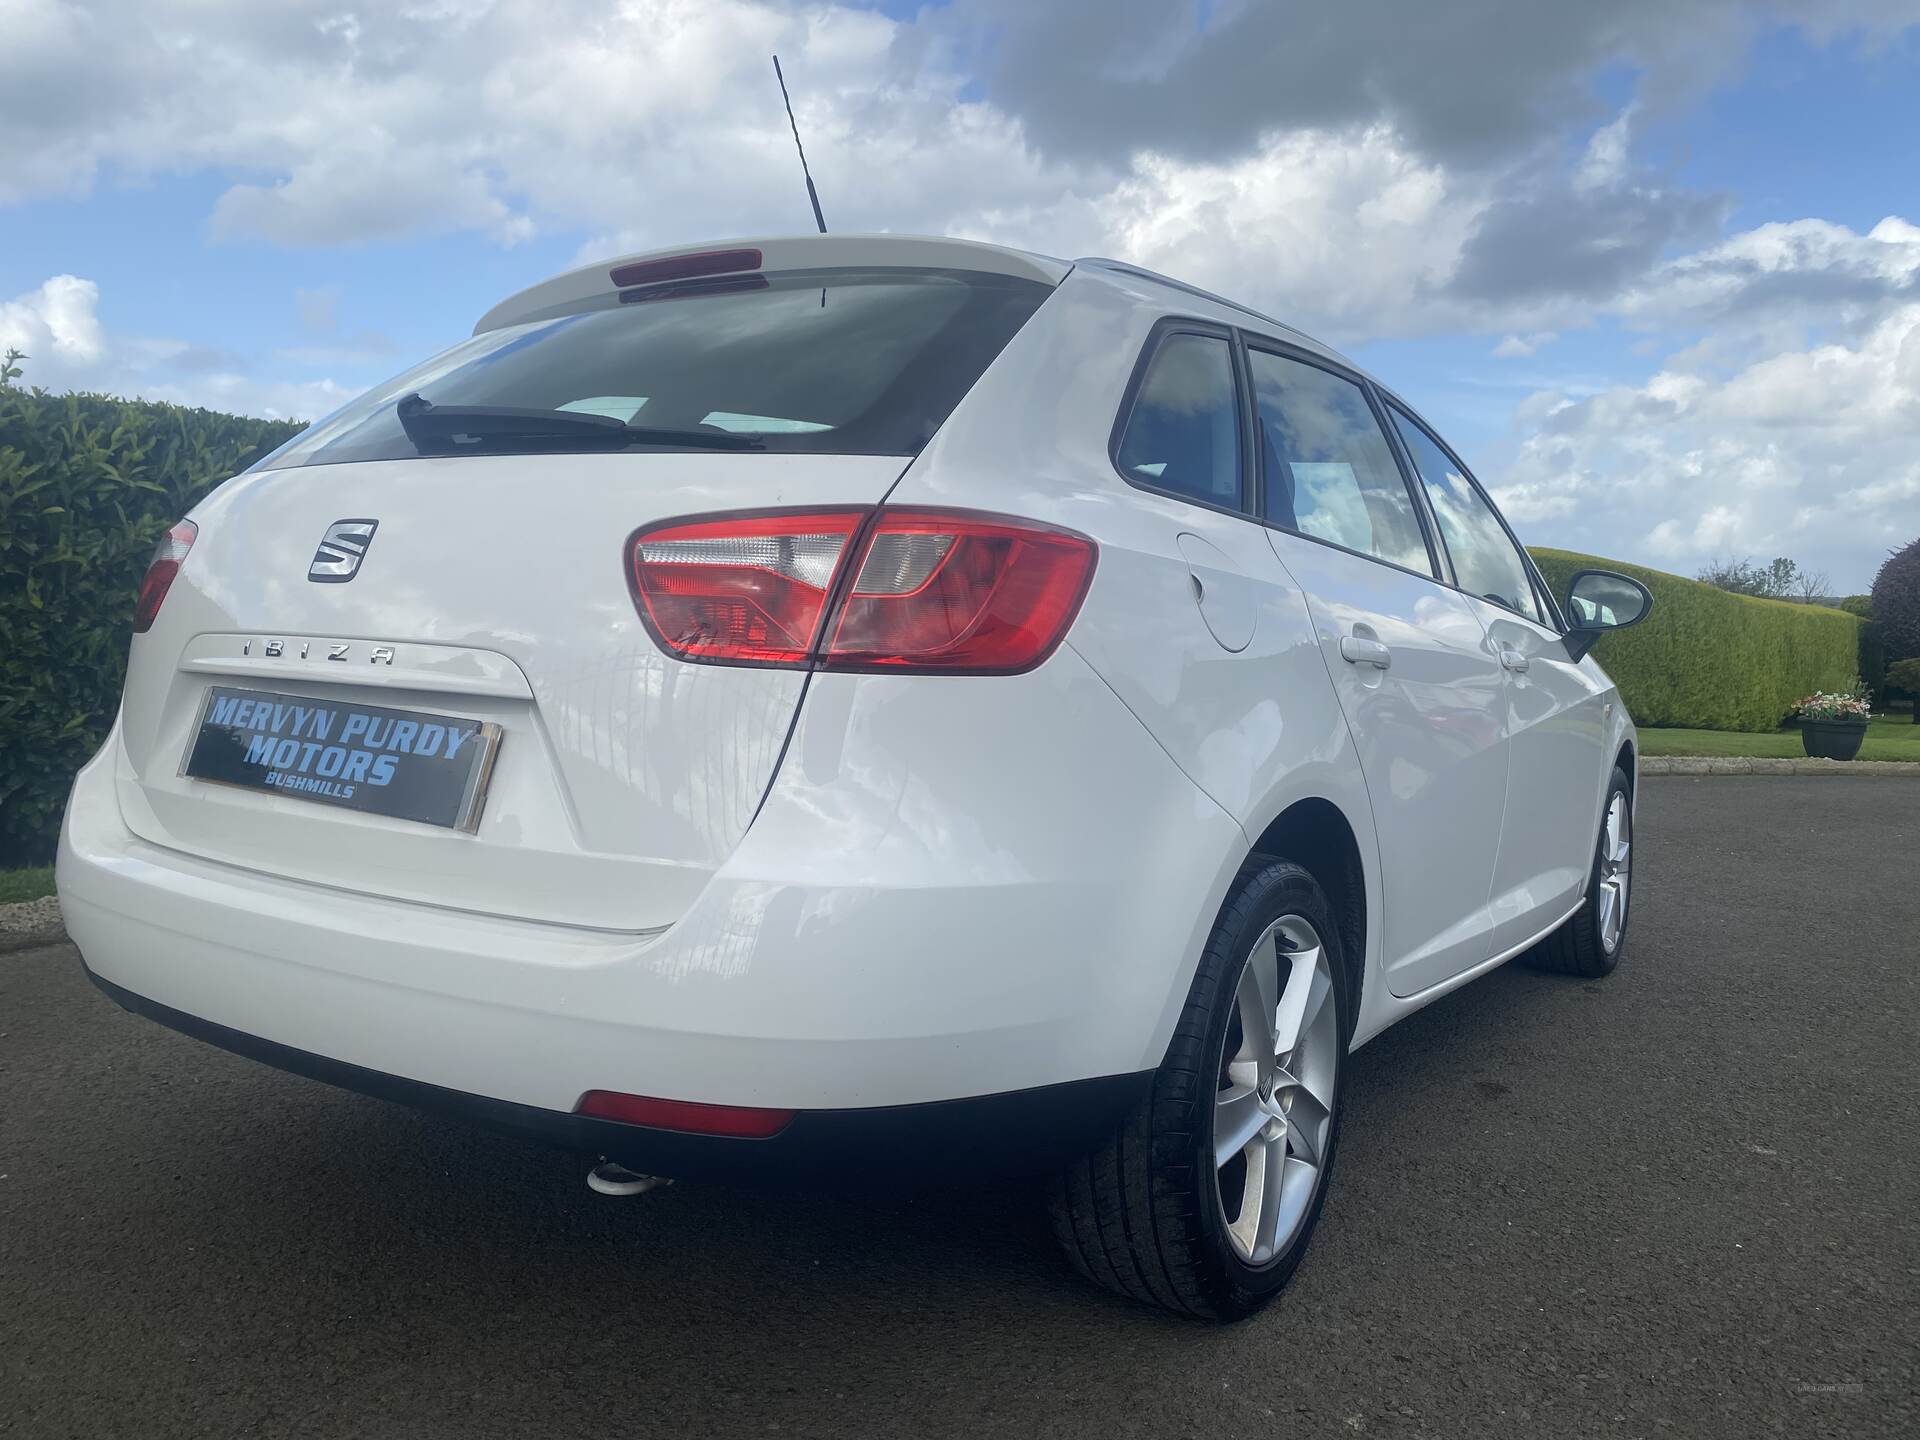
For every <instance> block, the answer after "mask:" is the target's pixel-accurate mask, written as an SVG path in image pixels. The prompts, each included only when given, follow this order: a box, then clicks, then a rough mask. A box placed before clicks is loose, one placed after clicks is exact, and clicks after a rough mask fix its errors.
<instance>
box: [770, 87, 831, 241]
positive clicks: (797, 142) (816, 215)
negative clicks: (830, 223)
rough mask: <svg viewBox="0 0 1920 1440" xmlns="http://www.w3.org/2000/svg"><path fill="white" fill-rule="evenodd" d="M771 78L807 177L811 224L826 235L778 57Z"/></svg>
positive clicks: (791, 101)
mask: <svg viewBox="0 0 1920 1440" xmlns="http://www.w3.org/2000/svg"><path fill="white" fill-rule="evenodd" d="M773 78H774V79H776V80H778V81H779V82H780V99H781V101H782V102H783V103H784V104H785V105H786V107H787V124H788V126H789V127H790V128H791V129H792V130H793V148H794V149H796V150H798V151H799V152H800V173H801V174H802V175H804V176H806V177H807V199H809V200H811V201H812V202H813V223H814V224H816V225H818V226H819V227H820V233H821V234H822V235H824V234H826V233H827V220H826V217H825V216H824V215H822V214H821V213H820V192H819V191H817V190H815V189H814V188H813V172H812V171H811V170H809V169H808V168H807V147H806V146H804V145H802V144H801V143H800V125H799V122H798V121H796V120H795V119H794V118H793V100H792V98H791V97H790V96H789V95H788V94H787V77H786V76H785V75H783V74H782V73H781V71H780V57H779V56H778V55H776V56H774V57H773Z"/></svg>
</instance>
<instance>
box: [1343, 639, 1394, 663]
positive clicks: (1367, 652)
mask: <svg viewBox="0 0 1920 1440" xmlns="http://www.w3.org/2000/svg"><path fill="white" fill-rule="evenodd" d="M1340 658H1341V659H1342V660H1344V661H1346V662H1347V663H1348V664H1349V665H1373V666H1376V667H1378V668H1379V669H1381V670H1385V669H1387V668H1388V667H1389V666H1391V665H1392V664H1393V652H1392V651H1391V650H1389V649H1388V648H1387V647H1386V646H1385V645H1382V644H1381V643H1380V642H1379V641H1378V640H1365V639H1362V638H1361V637H1360V636H1358V635H1342V636H1341V637H1340Z"/></svg>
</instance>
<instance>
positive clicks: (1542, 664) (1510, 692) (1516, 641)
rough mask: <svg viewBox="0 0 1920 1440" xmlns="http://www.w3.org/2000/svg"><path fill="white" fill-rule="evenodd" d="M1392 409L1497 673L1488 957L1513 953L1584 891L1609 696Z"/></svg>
mask: <svg viewBox="0 0 1920 1440" xmlns="http://www.w3.org/2000/svg"><path fill="white" fill-rule="evenodd" d="M1388 409H1389V411H1390V413H1391V415H1392V419H1393V422H1394V425H1395V426H1396V428H1397V429H1398V432H1399V435H1400V438H1401V439H1402V441H1403V442H1404V443H1405V446H1406V450H1407V454H1408V456H1409V458H1410V459H1411V460H1412V462H1413V467H1414V470H1415V472H1416V473H1417V474H1418V475H1419V477H1420V481H1421V484H1422V486H1423V488H1424V490H1425V494H1426V498H1427V501H1428V504H1429V507H1430V510H1431V513H1432V515H1433V517H1434V521H1435V525H1436V528H1437V529H1438V531H1439V534H1440V540H1441V544H1442V545H1443V546H1444V547H1445V550H1446V555H1447V559H1448V561H1449V562H1450V564H1451V567H1452V569H1453V572H1454V577H1455V580H1456V582H1457V583H1458V584H1459V586H1460V589H1461V591H1462V593H1463V594H1464V596H1465V598H1466V602H1467V603H1468V604H1469V605H1470V606H1472V607H1473V610H1474V612H1475V614H1476V615H1477V616H1478V618H1479V620H1480V623H1481V624H1482V625H1483V626H1484V627H1485V628H1486V631H1487V638H1488V640H1489V642H1490V644H1491V645H1492V648H1493V651H1494V653H1495V654H1496V655H1497V656H1498V657H1499V660H1500V664H1501V669H1502V671H1503V674H1504V677H1505V680H1504V691H1505V694H1504V700H1503V705H1502V721H1501V723H1502V728H1503V730H1504V732H1505V734H1506V737H1507V743H1508V755H1507V766H1508V768H1507V802H1506V816H1505V819H1504V821H1503V823H1502V826H1501V837H1500V850H1499V858H1498V860H1497V861H1496V862H1495V865H1494V874H1493V886H1492V891H1491V896H1490V900H1489V904H1490V907H1491V912H1492V918H1493V945H1494V950H1495V952H1496V953H1498V952H1501V951H1507V950H1512V949H1514V948H1516V947H1518V946H1520V945H1523V944H1525V943H1526V942H1528V941H1529V940H1532V939H1534V938H1535V937H1536V936H1538V935H1539V934H1540V933H1541V932H1542V931H1544V930H1546V929H1548V928H1550V927H1552V926H1554V925H1557V924H1558V923H1559V922H1560V921H1561V920H1562V919H1564V918H1565V917H1566V914H1567V912H1568V911H1570V910H1571V909H1573V907H1574V906H1575V905H1577V904H1578V903H1579V901H1580V898H1581V896H1582V895H1583V894H1584V893H1585V889H1586V885H1587V879H1588V873H1589V871H1590V870H1591V868H1592V861H1593V846H1594V836H1595V833H1596V831H1595V827H1596V826H1597V824H1598V815H1599V804H1600V796H1601V793H1602V790H1603V786H1604V781H1605V778H1606V772H1607V769H1608V768H1609V767H1608V757H1607V753H1606V740H1607V724H1608V721H1609V720H1610V719H1611V711H1612V707H1613V704H1614V703H1615V696H1614V694H1613V689H1612V686H1611V685H1609V684H1607V683H1606V681H1605V679H1604V678H1603V676H1602V675H1601V673H1600V671H1599V670H1598V668H1597V667H1594V666H1589V665H1582V664H1580V663H1579V662H1577V661H1575V660H1572V659H1571V658H1569V656H1568V654H1567V647H1566V643H1565V642H1564V641H1563V640H1562V639H1561V636H1560V631H1559V628H1558V624H1557V619H1558V617H1557V616H1556V615H1555V614H1554V612H1553V609H1552V602H1551V600H1549V599H1548V598H1547V596H1546V595H1545V593H1544V592H1543V591H1542V590H1541V588H1540V587H1539V586H1538V585H1537V583H1536V576H1535V573H1534V570H1533V567H1532V566H1531V564H1529V563H1528V561H1527V560H1526V558H1525V555H1524V553H1523V552H1522V551H1521V549H1520V546H1519V544H1518V543H1517V542H1516V541H1515V540H1514V538H1513V535H1512V532H1511V531H1509V530H1508V529H1507V527H1506V524H1505V522H1504V521H1503V520H1502V519H1501V517H1500V514H1499V512H1498V511H1497V510H1495V509H1494V507H1493V504H1492V502H1491V501H1490V500H1488V498H1487V496H1486V494H1485V493H1484V492H1483V491H1482V490H1481V489H1480V487H1479V486H1478V485H1477V484H1476V483H1475V482H1474V480H1473V477H1472V476H1471V475H1469V474H1468V473H1467V471H1466V468H1465V467H1464V466H1462V465H1461V464H1460V462H1459V460H1458V459H1456V458H1455V457H1454V455H1453V453H1452V452H1451V451H1449V450H1447V449H1446V448H1445V447H1444V446H1443V445H1442V444H1441V443H1440V441H1439V439H1438V438H1437V437H1436V436H1435V435H1434V434H1433V432H1432V431H1430V430H1429V429H1427V427H1426V426H1424V425H1423V424H1421V422H1420V421H1418V420H1417V419H1415V418H1414V417H1413V416H1412V414H1410V413H1409V412H1407V411H1406V410H1404V409H1402V408H1401V407H1400V406H1398V405H1396V404H1393V403H1391V402H1389V406H1388Z"/></svg>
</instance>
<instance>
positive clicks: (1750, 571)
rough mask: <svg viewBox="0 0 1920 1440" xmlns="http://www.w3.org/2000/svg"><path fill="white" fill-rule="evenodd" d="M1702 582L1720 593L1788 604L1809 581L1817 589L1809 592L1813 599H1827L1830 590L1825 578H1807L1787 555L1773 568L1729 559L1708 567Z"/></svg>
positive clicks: (1823, 576) (1819, 576)
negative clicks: (1786, 602) (1754, 596)
mask: <svg viewBox="0 0 1920 1440" xmlns="http://www.w3.org/2000/svg"><path fill="white" fill-rule="evenodd" d="M1700 579H1702V580H1704V581H1705V582H1706V583H1707V584H1709V585H1712V586H1714V587H1715V588H1716V589H1720V590H1731V591H1732V592H1733V593H1734V594H1736V595H1758V596H1760V597H1762V598H1763V599H1767V600H1785V599H1787V598H1788V597H1789V596H1792V595H1798V594H1801V593H1802V590H1803V587H1804V586H1806V585H1807V584H1808V582H1809V581H1811V582H1813V588H1812V589H1811V590H1810V591H1807V592H1806V593H1807V595H1808V596H1809V598H1811V596H1813V595H1824V594H1825V593H1826V590H1827V577H1826V576H1825V575H1813V576H1806V575H1803V574H1802V572H1801V569H1800V567H1799V566H1798V565H1796V564H1794V563H1793V561H1791V560H1789V559H1788V558H1787V557H1786V556H1784V555H1776V556H1775V557H1774V559H1773V563H1772V564H1770V565H1757V564H1755V563H1754V562H1753V561H1752V560H1751V559H1747V558H1742V559H1739V560H1735V559H1733V558H1732V557H1731V556H1729V557H1728V558H1726V559H1724V560H1715V561H1714V562H1713V563H1712V564H1710V565H1708V566H1705V567H1704V568H1703V569H1702V570H1701V571H1700Z"/></svg>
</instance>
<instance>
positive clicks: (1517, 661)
mask: <svg viewBox="0 0 1920 1440" xmlns="http://www.w3.org/2000/svg"><path fill="white" fill-rule="evenodd" d="M1500 663H1501V664H1502V665H1504V666H1506V667H1507V669H1509V670H1525V669H1526V668H1527V667H1528V666H1529V665H1531V664H1532V663H1533V662H1532V661H1531V660H1529V659H1527V657H1526V656H1525V655H1523V654H1521V653H1520V652H1519V651H1518V650H1508V649H1506V648H1504V647H1502V649H1501V651H1500Z"/></svg>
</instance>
